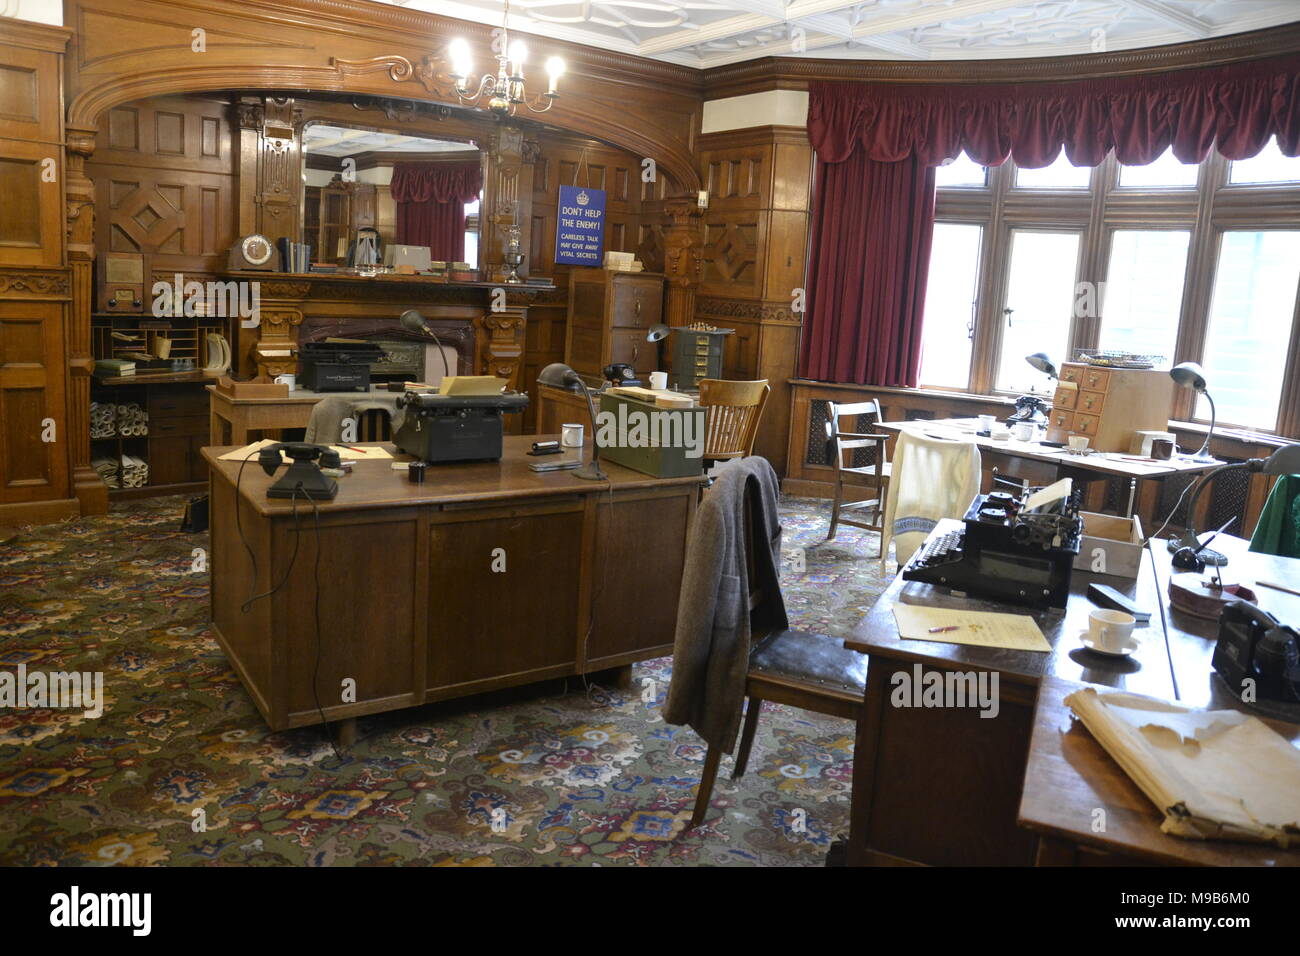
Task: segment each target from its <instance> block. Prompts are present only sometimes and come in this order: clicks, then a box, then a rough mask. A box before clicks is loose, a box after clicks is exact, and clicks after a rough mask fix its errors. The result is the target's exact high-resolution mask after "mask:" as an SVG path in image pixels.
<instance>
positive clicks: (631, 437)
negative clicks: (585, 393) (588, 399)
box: [595, 394, 705, 478]
mask: <svg viewBox="0 0 1300 956" xmlns="http://www.w3.org/2000/svg"><path fill="white" fill-rule="evenodd" d="M704 415H705V410H704V409H703V408H698V407H697V408H659V407H658V406H656V405H653V404H651V403H650V402H642V401H638V400H636V399H634V398H626V397H624V396H622V395H609V394H602V395H601V396H600V411H599V413H598V414H597V418H596V435H595V440H596V441H597V442H599V443H600V457H601V458H602V459H603V460H605V461H612V462H613V463H614V464H616V465H622V466H623V467H624V468H631V469H632V470H633V471H639V472H641V473H642V474H643V475H651V476H652V477H655V478H683V477H686V476H688V475H699V474H703V473H704V458H703V452H704Z"/></svg>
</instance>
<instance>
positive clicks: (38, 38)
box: [0, 21, 89, 525]
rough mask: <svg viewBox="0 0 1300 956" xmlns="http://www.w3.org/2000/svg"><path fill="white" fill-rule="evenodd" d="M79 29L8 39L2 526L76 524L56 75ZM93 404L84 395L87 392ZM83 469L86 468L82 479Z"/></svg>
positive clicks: (1, 179)
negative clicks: (72, 519) (69, 519)
mask: <svg viewBox="0 0 1300 956" xmlns="http://www.w3.org/2000/svg"><path fill="white" fill-rule="evenodd" d="M70 35H71V31H69V30H65V29H62V28H59V27H45V26H38V25H36V24H27V23H22V22H17V21H9V22H7V23H6V24H5V27H4V30H3V32H2V33H0V525H4V524H12V523H19V522H22V521H53V520H56V519H58V518H61V517H65V516H67V515H71V514H76V513H77V512H78V511H79V510H80V505H79V503H78V501H77V499H76V497H75V488H74V484H75V481H74V472H76V470H77V466H78V465H79V464H81V465H84V462H79V461H78V460H77V458H76V454H75V451H76V448H77V442H76V440H75V436H76V434H77V431H76V429H77V427H78V424H79V423H78V422H76V421H73V420H72V419H71V418H70V416H69V414H68V404H69V403H68V398H69V393H71V392H74V391H76V390H88V388H89V383H88V379H86V377H85V374H84V373H85V369H84V368H83V369H81V374H80V375H79V376H78V377H77V378H73V377H71V376H70V375H69V371H70V358H71V356H70V354H69V348H68V343H67V340H66V338H65V329H66V327H67V324H68V309H69V306H70V304H71V301H72V296H71V278H70V276H69V271H68V268H67V265H66V262H65V245H64V203H63V198H64V194H63V180H64V165H65V164H64V157H63V135H64V134H63V103H62V100H61V98H60V90H61V82H60V77H61V75H62V71H63V56H64V48H65V47H66V45H67V42H68V39H69V36H70ZM87 394H88V391H87ZM82 470H86V469H84V468H83V469H82Z"/></svg>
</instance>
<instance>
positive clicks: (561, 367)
mask: <svg viewBox="0 0 1300 956" xmlns="http://www.w3.org/2000/svg"><path fill="white" fill-rule="evenodd" d="M537 384H538V385H549V386H551V387H552V388H562V389H564V390H565V391H566V392H582V393H583V394H584V395H586V396H587V413H588V414H589V415H590V416H591V461H589V462H588V463H587V464H585V465H583V466H582V467H581V468H579V469H578V470H577V471H575V472H574V475H576V476H577V477H579V478H586V479H587V480H588V481H606V480H607V479H608V477H609V476H608V475H606V474H605V473H604V472H603V471H601V470H600V442H598V441H597V440H596V406H595V405H594V404H593V403H592V401H591V389H589V388H587V383H586V382H584V381H583V380H582V376H581V375H579V374H578V373H577V372H575V371H574V370H573V369H571V368H569V366H567V365H565V364H564V363H563V362H552V363H551V364H550V365H548V366H546V368H544V369H542V372H541V374H540V375H538V376H537Z"/></svg>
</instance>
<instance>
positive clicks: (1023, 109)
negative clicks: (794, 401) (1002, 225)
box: [799, 55, 1300, 386]
mask: <svg viewBox="0 0 1300 956" xmlns="http://www.w3.org/2000/svg"><path fill="white" fill-rule="evenodd" d="M1273 136H1276V137H1277V142H1278V145H1279V147H1280V148H1281V149H1282V152H1284V153H1285V154H1286V155H1288V156H1296V155H1300V56H1297V55H1288V56H1285V57H1277V58H1273V59H1269V60H1260V61H1256V62H1253V63H1245V64H1237V65H1233V66H1227V67H1216V68H1211V69H1202V70H1183V71H1179V72H1177V73H1169V74H1161V75H1156V76H1140V77H1118V78H1108V79H1101V80H1082V81H1078V82H1073V83H1035V84H999V85H989V86H979V85H968V86H902V85H896V84H882V83H813V84H810V89H809V101H808V138H809V140H810V141H811V142H812V145H813V148H814V149H816V150H817V160H818V163H817V178H818V182H817V192H816V197H815V199H814V203H813V231H812V248H813V256H812V262H811V264H810V265H811V269H810V279H809V289H808V294H809V303H808V304H809V313H808V317H807V321H806V323H805V330H804V349H803V354H802V355H801V357H800V364H799V369H800V374H801V375H804V376H806V377H809V378H818V379H823V380H830V381H848V382H856V383H859V384H867V385H905V386H914V385H915V384H916V376H917V372H918V370H919V364H920V340H921V316H922V310H923V307H924V295H925V285H926V280H927V277H928V271H929V261H928V260H929V245H930V237H931V235H932V232H933V221H934V176H933V171H932V170H931V171H930V173H929V174H928V175H921V174H920V168H922V167H924V168H930V167H934V166H937V165H939V164H940V163H942V162H943V161H944V160H946V159H949V158H955V157H957V156H958V155H959V154H961V153H962V152H963V151H965V152H966V154H967V155H968V156H970V157H971V158H972V159H974V160H975V161H976V162H978V163H980V164H982V165H985V166H997V165H1000V164H1002V163H1004V162H1006V160H1007V159H1008V158H1011V159H1014V160H1015V161H1016V163H1017V164H1018V165H1021V166H1026V167H1031V168H1037V167H1041V166H1046V165H1049V164H1050V163H1051V162H1052V161H1053V160H1055V159H1056V157H1057V156H1058V155H1059V153H1060V151H1061V149H1062V147H1064V149H1065V154H1066V156H1067V157H1068V158H1069V160H1070V162H1071V163H1073V164H1075V165H1077V166H1095V165H1097V164H1098V163H1100V162H1101V161H1102V160H1103V159H1105V158H1106V154H1107V153H1109V152H1110V151H1111V150H1114V151H1115V155H1116V156H1117V157H1118V158H1119V161H1120V162H1122V163H1126V164H1129V165H1142V164H1145V163H1149V162H1151V161H1152V160H1154V159H1156V158H1157V157H1159V156H1160V155H1161V154H1162V153H1163V152H1164V151H1165V150H1166V149H1169V148H1170V147H1172V148H1173V152H1174V155H1175V156H1176V157H1177V158H1178V159H1179V160H1180V161H1181V162H1185V163H1199V162H1201V161H1202V160H1204V159H1205V157H1206V156H1207V155H1208V153H1209V151H1210V150H1211V149H1213V148H1217V149H1218V150H1219V152H1220V153H1222V154H1223V155H1224V156H1226V157H1227V158H1228V159H1245V158H1247V157H1250V156H1254V155H1255V154H1256V153H1258V152H1259V151H1260V149H1262V148H1263V146H1264V145H1265V144H1266V143H1267V142H1268V140H1269V139H1270V138H1271V137H1273ZM896 190H906V191H907V194H906V195H902V196H891V195H890V193H891V191H896ZM922 247H923V248H922ZM863 349H867V350H870V349H883V350H885V351H886V352H887V353H888V354H887V355H885V356H881V357H876V356H870V355H868V356H864V355H863V354H862V351H863ZM841 352H844V353H846V354H843V355H842V354H841Z"/></svg>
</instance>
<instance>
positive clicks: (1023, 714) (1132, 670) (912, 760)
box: [845, 521, 1300, 865]
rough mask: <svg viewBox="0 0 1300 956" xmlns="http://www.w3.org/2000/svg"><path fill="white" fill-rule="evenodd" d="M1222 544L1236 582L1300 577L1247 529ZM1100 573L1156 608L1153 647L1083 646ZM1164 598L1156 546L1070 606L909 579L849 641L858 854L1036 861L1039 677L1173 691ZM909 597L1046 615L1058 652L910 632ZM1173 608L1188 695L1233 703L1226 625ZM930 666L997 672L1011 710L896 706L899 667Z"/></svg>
mask: <svg viewBox="0 0 1300 956" xmlns="http://www.w3.org/2000/svg"><path fill="white" fill-rule="evenodd" d="M954 526H960V522H951V521H942V522H940V523H939V526H938V527H937V528H936V529H935V531H934V533H935V534H943V533H945V532H947V531H950V530H954ZM1220 545H1222V547H1220ZM1215 548H1216V550H1221V551H1223V552H1224V553H1225V554H1227V555H1228V556H1229V558H1230V559H1231V563H1230V564H1229V565H1228V567H1227V568H1225V569H1224V574H1225V581H1239V582H1242V583H1247V584H1253V583H1254V581H1255V580H1256V576H1258V577H1259V578H1263V579H1265V580H1272V581H1281V582H1285V581H1295V580H1297V579H1300V561H1296V560H1293V559H1289V558H1277V557H1272V556H1268V555H1261V554H1254V553H1252V552H1250V551H1248V550H1247V542H1245V541H1243V540H1242V539H1240V538H1234V537H1231V536H1228V535H1220V536H1219V537H1218V538H1217V539H1215ZM1153 550H1154V552H1155V554H1156V560H1157V562H1158V563H1159V565H1160V586H1159V593H1160V595H1161V596H1162V598H1163V595H1164V594H1165V593H1166V591H1165V589H1166V588H1167V587H1168V584H1169V572H1170V566H1169V555H1168V552H1167V551H1166V549H1165V548H1164V547H1163V545H1162V544H1159V543H1158V544H1157V545H1156V546H1155V547H1154V548H1153ZM1091 581H1101V582H1103V583H1106V584H1110V585H1111V586H1112V587H1115V588H1117V589H1118V590H1120V591H1123V592H1125V593H1127V594H1128V595H1129V596H1131V597H1135V599H1136V600H1137V601H1138V603H1139V604H1140V605H1141V606H1142V607H1144V608H1145V609H1147V610H1149V611H1150V612H1151V615H1152V617H1151V624H1150V625H1149V626H1148V627H1145V628H1141V629H1139V630H1136V631H1134V634H1135V635H1136V636H1137V637H1138V638H1139V639H1140V641H1141V646H1140V647H1139V648H1138V650H1137V651H1136V652H1135V653H1134V655H1133V656H1132V657H1131V658H1128V659H1119V660H1116V659H1114V658H1109V657H1103V656H1101V655H1099V654H1094V653H1092V652H1091V651H1088V650H1085V649H1084V648H1083V647H1082V646H1081V645H1080V644H1079V642H1078V640H1077V635H1078V634H1079V633H1080V632H1081V631H1083V630H1084V629H1085V628H1086V627H1087V621H1088V615H1089V613H1090V612H1091V611H1092V610H1093V609H1094V608H1095V605H1093V603H1092V602H1091V601H1089V600H1088V598H1087V597H1086V591H1087V585H1088V583H1089V582H1091ZM1255 590H1256V591H1257V593H1258V595H1259V604H1260V606H1261V607H1263V608H1264V609H1265V610H1268V611H1270V612H1272V613H1273V614H1276V615H1277V616H1278V617H1279V618H1281V619H1283V620H1290V621H1297V620H1300V597H1296V596H1294V595H1290V594H1286V593H1284V592H1281V591H1274V590H1272V589H1269V588H1263V587H1260V588H1256V589H1255ZM1156 595H1157V588H1156V584H1155V582H1154V580H1153V577H1152V571H1151V563H1150V559H1148V558H1146V557H1145V556H1144V557H1143V561H1142V567H1141V574H1140V575H1139V577H1138V580H1137V581H1136V582H1134V581H1132V580H1127V579H1124V578H1118V577H1113V576H1108V575H1093V574H1087V573H1084V572H1081V571H1075V572H1074V574H1073V576H1072V579H1071V595H1070V600H1069V604H1068V606H1067V608H1066V609H1065V611H1064V612H1062V611H1059V610H1049V611H1037V612H1035V611H1031V610H1030V609H1028V608H1012V607H1009V606H1007V605H1004V604H999V603H995V602H991V601H984V600H977V599H973V598H960V597H954V596H953V595H951V594H950V593H948V589H947V588H943V587H935V586H933V585H930V584H924V583H921V582H917V581H904V580H903V579H902V578H901V577H899V578H896V579H895V580H894V582H893V583H892V584H891V585H890V586H889V588H888V589H887V590H886V591H885V592H884V594H882V595H881V596H880V599H879V600H877V601H876V603H875V604H874V605H873V606H872V608H871V610H870V611H869V612H868V613H867V616H866V617H864V618H863V619H862V622H861V623H860V624H859V625H858V627H857V628H856V629H855V630H854V632H853V635H852V637H850V638H849V639H848V640H847V641H846V642H845V645H846V646H847V647H850V648H852V649H854V650H857V651H861V652H862V653H864V654H867V655H869V657H870V663H869V666H868V669H867V689H866V699H865V708H864V712H863V716H862V718H861V719H860V720H859V723H858V732H857V744H856V747H855V749H854V758H853V806H852V814H851V830H850V838H849V843H850V847H849V860H850V862H852V863H857V864H864V863H872V862H876V863H887V862H899V861H903V862H920V863H933V864H1023V865H1029V864H1032V863H1033V862H1034V858H1035V851H1036V839H1035V838H1034V835H1033V834H1031V833H1029V832H1027V831H1025V830H1023V829H1021V828H1020V827H1018V826H1017V814H1018V810H1019V805H1020V796H1021V786H1022V781H1023V780H1024V777H1025V766H1026V760H1027V758H1028V755H1029V742H1030V735H1031V731H1032V728H1033V718H1034V703H1035V698H1036V696H1037V693H1038V687H1039V684H1040V683H1041V682H1042V681H1043V679H1044V678H1046V677H1059V678H1063V679H1065V680H1071V681H1081V682H1084V683H1090V684H1104V685H1108V686H1111V687H1117V688H1122V689H1124V690H1128V691H1131V692H1133V693H1135V694H1147V695H1149V696H1152V697H1160V698H1164V699H1167V700H1173V699H1174V693H1173V683H1172V680H1171V678H1170V674H1169V665H1168V662H1167V660H1166V656H1165V648H1164V642H1163V639H1162V637H1161V632H1160V616H1159V610H1158V608H1157V604H1156V602H1157V596H1156ZM898 603H905V604H913V603H918V604H929V605H934V606H939V607H957V608H970V609H975V610H1002V611H1006V610H1019V611H1021V612H1023V613H1033V615H1034V617H1035V618H1036V619H1037V621H1038V623H1039V626H1040V627H1041V628H1042V630H1043V633H1044V635H1046V637H1047V640H1048V642H1049V643H1050V644H1051V645H1052V650H1051V652H1050V653H1032V652H1027V651H1011V650H1001V649H996V648H980V647H972V646H967V645H962V644H943V643H939V642H931V641H908V640H903V639H902V638H900V637H899V636H898V628H897V625H896V623H895V621H894V615H893V607H894V605H895V604H898ZM1166 604H1167V601H1166ZM1168 614H1169V635H1170V646H1171V648H1172V651H1173V660H1174V666H1175V670H1176V672H1177V675H1178V688H1179V691H1180V692H1181V702H1182V703H1183V704H1186V705H1187V706H1190V707H1206V706H1230V702H1231V700H1232V698H1231V695H1229V694H1228V693H1227V691H1226V690H1225V689H1224V687H1223V684H1222V682H1221V681H1220V680H1219V678H1217V677H1216V676H1214V674H1213V672H1212V669H1211V667H1210V657H1211V655H1212V654H1213V651H1214V636H1215V635H1216V634H1217V632H1218V626H1217V624H1216V623H1215V622H1212V621H1206V620H1201V619H1198V618H1195V617H1190V616H1188V615H1185V614H1183V613H1182V612H1180V611H1173V610H1168ZM918 665H919V666H920V667H921V669H922V671H925V672H928V671H932V670H937V671H944V672H946V671H960V672H973V673H978V672H980V671H987V672H989V673H990V674H993V673H996V674H997V675H998V681H999V696H1000V703H999V712H998V714H997V716H996V717H991V718H988V717H981V716H980V715H979V712H978V710H976V709H973V708H945V707H932V708H904V707H895V706H893V705H892V704H891V702H890V693H891V691H892V690H893V689H894V686H895V685H894V683H893V681H894V675H895V674H896V673H900V672H901V673H903V674H907V675H909V678H910V677H911V676H912V675H914V673H915V671H914V667H915V666H918Z"/></svg>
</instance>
